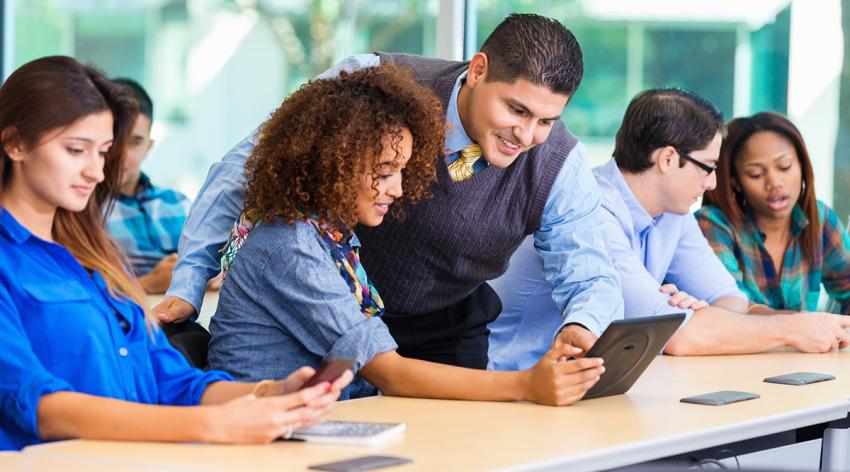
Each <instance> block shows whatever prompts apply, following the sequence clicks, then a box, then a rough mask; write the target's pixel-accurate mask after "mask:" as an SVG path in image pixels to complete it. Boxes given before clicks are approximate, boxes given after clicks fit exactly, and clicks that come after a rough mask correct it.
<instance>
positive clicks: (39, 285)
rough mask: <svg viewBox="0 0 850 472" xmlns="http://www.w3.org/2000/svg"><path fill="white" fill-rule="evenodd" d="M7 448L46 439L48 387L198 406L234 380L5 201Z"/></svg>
mask: <svg viewBox="0 0 850 472" xmlns="http://www.w3.org/2000/svg"><path fill="white" fill-rule="evenodd" d="M0 346H2V348H0V450H8V449H13V450H14V449H21V448H23V447H25V446H28V445H31V444H36V443H39V442H42V441H43V440H42V439H41V437H40V435H39V433H38V424H37V420H36V413H37V409H38V403H39V400H40V399H41V397H42V396H43V395H47V394H50V393H53V392H57V391H73V392H80V393H86V394H91V395H98V396H102V397H109V398H115V399H119V400H127V401H133V402H139V403H148V404H163V405H198V404H199V403H200V401H201V396H202V395H203V393H204V390H205V389H206V387H207V385H208V384H210V383H211V382H216V381H219V380H232V377H231V376H230V375H228V374H226V373H224V372H218V371H211V372H203V371H201V370H198V369H194V368H192V367H191V366H189V364H188V362H187V361H186V360H185V359H184V358H183V356H182V355H181V354H180V353H178V352H177V351H176V350H174V349H173V348H172V347H171V345H170V344H169V343H168V340H167V339H166V338H165V335H164V334H163V333H162V331H160V330H156V331H155V332H154V335H153V338H152V337H151V335H150V334H149V332H148V329H147V326H146V324H145V321H144V313H143V311H142V309H141V307H139V306H138V305H136V304H135V303H132V302H128V301H117V300H115V299H114V298H112V297H111V296H110V295H109V292H108V291H107V289H106V284H105V282H104V280H103V278H102V277H101V276H100V274H98V273H97V272H94V273H93V274H91V275H89V273H88V272H87V271H86V269H85V268H83V266H81V265H80V264H79V262H77V260H76V259H75V258H74V256H72V255H71V253H70V252H69V251H68V250H67V249H65V248H64V247H63V246H60V245H58V244H55V243H51V242H48V241H44V240H43V239H40V238H39V237H37V236H35V235H33V234H32V233H31V232H30V231H29V230H27V229H26V228H24V227H23V226H21V224H20V223H18V222H17V220H15V218H14V217H13V216H12V215H11V214H10V213H9V212H8V211H6V210H5V209H0Z"/></svg>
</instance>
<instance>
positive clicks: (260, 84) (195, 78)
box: [9, 0, 439, 196]
mask: <svg viewBox="0 0 850 472" xmlns="http://www.w3.org/2000/svg"><path fill="white" fill-rule="evenodd" d="M9 1H15V2H16V3H15V48H14V49H15V51H14V66H15V67H17V66H19V65H21V64H23V63H25V62H27V61H29V60H32V59H35V58H37V57H41V56H44V55H51V54H67V55H71V56H74V57H76V58H77V59H79V60H81V61H84V62H90V63H93V64H95V65H97V66H98V67H100V68H101V69H103V70H104V71H105V72H106V73H107V74H108V75H109V76H111V77H117V76H123V77H130V78H132V79H135V80H137V81H139V82H140V83H141V84H142V85H143V86H144V87H145V88H147V90H148V92H149V93H150V94H151V96H152V98H153V100H154V115H155V116H154V132H153V134H154V136H153V137H154V139H156V143H155V145H154V148H153V150H152V152H151V155H150V156H149V158H148V160H147V162H146V163H145V164H144V166H143V169H144V170H145V171H146V172H148V173H149V174H151V176H152V178H153V179H154V180H155V181H156V182H157V183H159V184H161V185H168V186H174V187H177V188H179V189H181V190H183V191H184V192H185V193H187V194H189V195H190V196H191V195H194V193H195V192H196V191H197V189H198V187H199V186H200V184H201V183H202V182H203V179H204V177H205V175H206V171H207V169H208V168H209V165H210V164H211V163H213V162H215V161H217V160H218V159H220V158H221V156H222V155H223V154H224V153H225V152H226V151H227V149H229V148H230V147H231V146H233V145H234V144H236V143H237V142H238V141H240V140H241V139H242V138H244V137H245V136H247V135H248V134H249V133H250V132H251V131H252V130H253V129H254V128H255V127H256V126H257V125H259V124H260V123H261V122H262V121H263V120H265V119H266V118H267V117H268V115H269V113H270V112H271V111H272V110H274V108H276V107H277V106H278V105H279V104H280V102H281V101H282V99H283V98H284V97H286V96H287V95H288V94H289V93H291V92H292V91H293V90H295V89H296V88H297V87H298V86H299V85H301V84H302V83H304V82H305V81H306V80H308V79H309V78H311V77H313V76H315V75H316V74H318V73H320V72H322V71H324V70H326V69H327V68H329V67H330V66H332V65H333V64H334V63H336V62H337V61H339V60H340V59H342V58H344V57H346V56H349V55H352V54H358V53H363V52H370V51H375V50H389V51H397V52H408V53H414V54H423V55H434V54H435V51H434V45H435V44H436V41H435V30H436V18H437V11H438V7H439V2H438V1H437V0H402V1H396V0H376V1H369V2H362V1H357V0H120V1H119V0H9Z"/></svg>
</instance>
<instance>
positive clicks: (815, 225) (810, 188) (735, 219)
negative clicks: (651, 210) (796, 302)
mask: <svg viewBox="0 0 850 472" xmlns="http://www.w3.org/2000/svg"><path fill="white" fill-rule="evenodd" d="M726 130H727V134H726V139H725V140H723V145H722V146H721V147H720V160H719V161H718V162H717V171H716V172H717V187H716V188H715V189H714V190H710V191H708V192H706V193H705V195H704V196H703V200H702V202H703V205H704V206H705V205H714V206H716V207H717V208H719V209H720V211H722V212H723V214H724V215H726V218H728V219H729V221H730V222H731V223H732V224H733V225H734V226H736V227H738V228H742V224H743V222H744V218H745V217H746V214H745V211H744V208H745V206H746V201H745V199H746V197H745V196H744V193H743V192H742V191H740V190H736V188H735V187H736V186H735V185H734V183H735V182H736V181H737V180H738V175H737V173H736V172H735V159H737V158H738V156H739V155H740V153H741V149H743V147H744V145H745V144H746V143H747V141H748V140H749V139H750V138H751V137H752V136H753V135H754V134H756V133H760V132H765V131H767V132H771V133H776V134H777V135H779V136H782V137H784V138H785V139H787V140H788V141H790V142H791V144H793V145H794V150H795V151H796V152H797V158H798V159H799V161H800V168H801V169H802V177H803V189H802V192H801V193H800V199H799V201H798V202H795V203H799V204H800V207H802V209H803V212H804V213H805V214H806V217H808V219H809V225H808V226H807V227H806V228H805V229H804V230H803V233H802V234H801V235H800V245H801V247H802V250H803V256H804V257H805V258H806V259H807V260H808V261H809V262H812V263H814V262H815V260H814V259H815V258H816V257H817V254H818V246H819V245H820V238H821V228H820V219H819V216H818V202H817V197H815V173H814V170H812V161H811V159H810V158H809V151H808V150H807V149H806V142H805V141H803V136H802V135H801V134H800V130H798V129H797V127H796V126H794V123H791V121H790V120H789V119H788V118H786V117H784V116H782V115H780V114H778V113H773V112H762V113H757V114H755V115H753V116H749V117H743V118H735V119H734V120H732V121H730V122H729V124H727V125H726Z"/></svg>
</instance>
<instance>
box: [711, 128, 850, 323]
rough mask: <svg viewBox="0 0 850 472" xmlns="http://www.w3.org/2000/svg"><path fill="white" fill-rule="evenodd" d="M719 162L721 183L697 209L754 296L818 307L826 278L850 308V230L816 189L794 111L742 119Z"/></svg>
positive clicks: (794, 307) (769, 302)
mask: <svg viewBox="0 0 850 472" xmlns="http://www.w3.org/2000/svg"><path fill="white" fill-rule="evenodd" d="M727 128H728V135H727V137H726V139H725V140H724V141H723V146H722V147H721V149H720V160H719V161H718V163H717V188H716V189H715V190H713V191H710V192H706V194H705V198H704V199H703V207H702V208H701V209H700V210H699V211H698V212H697V215H696V216H697V220H698V221H699V224H700V227H701V229H702V232H703V233H704V234H705V237H706V238H707V239H708V241H709V242H710V243H711V246H712V248H713V249H714V251H715V252H716V253H717V254H718V255H719V256H720V259H721V260H722V261H723V263H724V264H725V265H726V268H727V269H728V270H729V272H731V273H732V275H733V276H734V277H735V280H736V281H737V282H738V286H739V287H740V288H741V290H743V291H744V292H746V294H747V296H749V298H750V300H751V302H752V303H755V304H761V305H766V306H768V307H770V308H772V309H777V310H790V311H795V312H796V311H815V310H817V308H818V299H819V298H820V293H821V285H823V287H824V288H825V289H826V291H827V293H829V295H830V296H831V297H832V299H833V300H834V301H836V302H838V303H839V304H840V306H841V308H840V310H841V313H844V314H847V313H848V310H850V236H848V234H847V231H846V230H845V228H844V225H843V224H842V223H841V219H840V218H839V217H838V215H836V214H835V211H833V209H832V208H830V207H829V206H828V205H827V204H825V203H823V202H822V201H820V200H818V199H817V197H816V196H815V182H814V172H813V171H812V162H811V160H810V159H809V152H808V150H807V149H806V143H805V142H804V141H803V136H802V135H801V134H800V131H799V130H798V129H797V127H796V126H794V124H793V123H792V122H791V121H790V120H788V118H786V117H784V116H782V115H779V114H777V113H771V112H763V113H758V114H755V115H753V116H749V117H742V118H736V119H734V120H732V121H730V122H729V124H728V125H727Z"/></svg>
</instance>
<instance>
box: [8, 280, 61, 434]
mask: <svg viewBox="0 0 850 472" xmlns="http://www.w3.org/2000/svg"><path fill="white" fill-rule="evenodd" d="M57 342H58V340H57ZM0 346H3V348H2V353H0V407H2V415H3V421H2V422H0V426H2V424H3V423H6V422H9V423H12V424H14V425H15V426H16V427H17V428H19V429H20V431H21V433H23V434H26V435H28V436H31V437H37V438H39V437H40V436H39V433H38V404H39V402H40V401H41V397H43V396H44V395H48V394H51V393H54V392H59V391H73V390H74V389H73V388H72V387H71V385H70V384H69V383H68V382H66V381H64V380H62V379H60V378H58V377H56V376H54V375H53V374H51V373H50V372H48V371H47V369H45V367H44V366H43V365H42V363H41V362H40V361H39V359H38V357H37V356H36V354H35V352H33V349H32V346H31V345H30V343H29V338H28V337H27V334H26V332H25V330H24V327H23V325H22V324H21V315H20V313H19V312H18V309H17V307H16V306H15V304H14V303H13V301H12V297H11V296H10V294H9V291H8V289H7V288H6V287H5V286H4V285H3V284H2V283H0ZM3 429H5V428H3ZM6 434H11V433H8V432H4V434H0V449H5V448H12V449H18V448H20V446H22V445H23V444H4V443H5V442H6V440H12V441H14V438H13V437H10V438H5V439H4V438H2V436H5V435H6Z"/></svg>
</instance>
